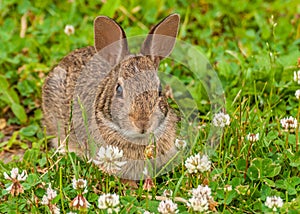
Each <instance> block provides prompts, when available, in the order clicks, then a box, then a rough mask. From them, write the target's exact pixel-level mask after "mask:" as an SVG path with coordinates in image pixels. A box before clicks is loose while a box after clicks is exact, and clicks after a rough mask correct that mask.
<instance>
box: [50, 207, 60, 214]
mask: <svg viewBox="0 0 300 214" xmlns="http://www.w3.org/2000/svg"><path fill="white" fill-rule="evenodd" d="M51 210H52V213H53V214H60V209H59V208H58V207H57V206H56V205H52V206H51Z"/></svg>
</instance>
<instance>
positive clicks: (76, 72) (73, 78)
mask: <svg viewBox="0 0 300 214" xmlns="http://www.w3.org/2000/svg"><path fill="white" fill-rule="evenodd" d="M94 54H95V48H94V47H92V46H90V47H85V48H81V49H77V50H74V51H73V52H71V53H70V54H68V55H67V56H66V57H64V58H63V59H62V60H61V61H60V63H59V64H58V65H57V66H55V67H54V68H53V69H52V71H51V72H50V73H49V75H48V76H47V78H46V80H45V83H44V86H43V93H42V100H43V102H42V108H43V112H44V121H43V123H44V125H45V126H46V127H47V133H48V134H50V135H55V136H56V137H58V138H60V140H61V141H63V140H64V139H65V138H66V133H68V130H69V129H70V127H69V124H70V122H69V121H70V113H71V108H70V106H71V101H72V99H73V94H74V88H75V85H76V82H77V79H78V77H79V76H80V74H81V70H82V68H83V67H84V66H85V65H86V64H87V63H88V61H89V60H90V59H91V57H92V56H93V55H94ZM55 141H57V140H54V141H53V143H54V144H56V142H55ZM53 146H55V147H57V145H53Z"/></svg>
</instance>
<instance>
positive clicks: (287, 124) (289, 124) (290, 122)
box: [280, 116, 298, 132]
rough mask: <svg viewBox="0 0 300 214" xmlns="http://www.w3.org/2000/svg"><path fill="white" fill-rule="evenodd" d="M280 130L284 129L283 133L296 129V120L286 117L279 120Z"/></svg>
mask: <svg viewBox="0 0 300 214" xmlns="http://www.w3.org/2000/svg"><path fill="white" fill-rule="evenodd" d="M280 123H281V126H282V128H284V131H286V132H288V131H291V132H292V131H294V130H295V129H296V128H297V125H298V121H297V119H296V118H293V117H292V116H290V117H286V118H283V119H281V120H280Z"/></svg>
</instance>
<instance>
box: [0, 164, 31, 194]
mask: <svg viewBox="0 0 300 214" xmlns="http://www.w3.org/2000/svg"><path fill="white" fill-rule="evenodd" d="M3 175H4V178H5V179H6V180H10V181H12V184H11V185H10V186H9V187H7V188H6V190H7V191H9V192H10V194H11V195H12V196H15V195H19V194H20V193H24V189H23V186H22V185H21V183H20V181H25V180H26V178H27V172H26V171H25V170H23V172H22V173H21V174H19V169H18V168H13V169H12V170H11V171H10V176H9V175H8V174H7V173H6V172H4V173H3Z"/></svg>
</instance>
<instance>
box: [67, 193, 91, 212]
mask: <svg viewBox="0 0 300 214" xmlns="http://www.w3.org/2000/svg"><path fill="white" fill-rule="evenodd" d="M71 207H73V208H74V209H77V210H80V209H87V208H89V207H90V203H89V202H88V201H87V200H86V198H85V197H84V196H83V195H81V194H79V195H77V196H76V197H75V198H74V199H73V200H72V201H71Z"/></svg>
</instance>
